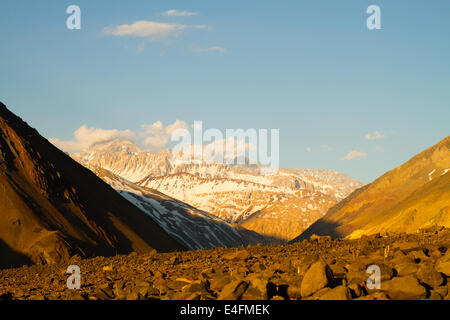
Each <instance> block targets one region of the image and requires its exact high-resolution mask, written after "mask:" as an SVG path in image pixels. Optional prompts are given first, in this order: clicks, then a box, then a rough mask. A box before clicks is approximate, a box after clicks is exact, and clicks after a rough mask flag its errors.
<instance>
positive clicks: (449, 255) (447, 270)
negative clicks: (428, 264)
mask: <svg viewBox="0 0 450 320" xmlns="http://www.w3.org/2000/svg"><path fill="white" fill-rule="evenodd" d="M436 270H437V271H438V272H442V273H443V274H445V275H446V276H447V277H450V250H447V252H446V253H445V255H444V256H443V257H441V258H440V259H439V260H438V261H436Z"/></svg>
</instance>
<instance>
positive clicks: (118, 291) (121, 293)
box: [113, 281, 127, 300]
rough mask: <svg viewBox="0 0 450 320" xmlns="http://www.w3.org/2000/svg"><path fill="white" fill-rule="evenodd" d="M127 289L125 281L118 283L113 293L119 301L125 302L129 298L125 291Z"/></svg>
mask: <svg viewBox="0 0 450 320" xmlns="http://www.w3.org/2000/svg"><path fill="white" fill-rule="evenodd" d="M124 288H125V282H124V281H117V282H115V283H114V285H113V293H114V296H115V298H116V299H117V300H125V298H126V297H127V293H126V292H125V290H124Z"/></svg>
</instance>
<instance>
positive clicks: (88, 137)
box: [50, 125, 135, 153]
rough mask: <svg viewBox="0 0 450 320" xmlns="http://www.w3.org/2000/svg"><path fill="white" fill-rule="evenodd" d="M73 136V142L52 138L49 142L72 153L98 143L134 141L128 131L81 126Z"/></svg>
mask: <svg viewBox="0 0 450 320" xmlns="http://www.w3.org/2000/svg"><path fill="white" fill-rule="evenodd" d="M73 136H74V139H73V140H69V141H62V140H60V139H57V138H54V139H50V142H51V143H53V144H54V145H55V146H57V147H58V148H60V149H61V150H63V151H66V152H69V153H72V152H76V151H79V150H82V149H85V148H88V147H89V146H91V145H93V144H95V143H99V142H107V141H111V140H114V139H121V140H130V141H134V139H135V134H134V132H132V131H130V130H117V129H113V130H104V129H97V128H94V127H88V126H86V125H83V126H81V127H80V128H79V129H77V130H76V131H75V132H74V134H73Z"/></svg>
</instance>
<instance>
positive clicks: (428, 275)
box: [417, 264, 445, 288]
mask: <svg viewBox="0 0 450 320" xmlns="http://www.w3.org/2000/svg"><path fill="white" fill-rule="evenodd" d="M417 279H419V280H420V282H422V283H424V284H426V285H428V286H430V287H432V288H437V287H439V286H440V285H441V284H443V283H444V281H445V279H444V277H443V276H442V274H440V273H439V272H437V271H436V270H435V269H434V268H433V266H432V265H429V264H426V265H423V266H421V267H420V268H419V270H418V271H417Z"/></svg>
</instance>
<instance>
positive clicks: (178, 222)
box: [89, 166, 248, 250]
mask: <svg viewBox="0 0 450 320" xmlns="http://www.w3.org/2000/svg"><path fill="white" fill-rule="evenodd" d="M89 169H91V170H92V171H93V172H94V173H95V174H96V175H97V176H98V177H99V178H101V179H102V180H103V181H105V182H106V183H108V184H109V185H110V186H111V187H112V188H113V189H115V190H116V191H117V192H118V193H119V194H120V195H122V196H123V197H124V198H125V199H127V200H128V201H130V202H131V203H133V204H134V205H135V206H136V207H138V208H139V209H141V210H142V211H143V212H145V213H147V214H148V215H149V216H150V217H151V218H152V219H153V220H154V221H156V222H157V223H158V224H159V225H160V226H161V227H162V228H163V229H164V230H165V231H166V232H167V233H168V234H169V235H170V236H171V237H173V238H174V239H176V240H177V241H179V242H180V243H181V244H182V245H184V246H185V247H186V248H188V249H191V250H196V249H211V248H216V247H237V246H241V245H246V244H248V241H247V240H245V239H244V238H243V237H242V236H241V234H240V233H239V232H238V231H237V230H236V229H235V228H234V227H233V226H231V225H230V224H229V223H227V222H226V221H224V220H223V219H221V218H218V217H216V216H214V215H211V214H209V213H207V212H204V211H201V210H198V209H196V208H194V207H192V206H190V205H188V204H186V203H183V202H181V201H178V200H176V199H173V198H170V197H168V196H166V195H164V194H161V193H160V192H158V191H155V190H152V189H148V188H145V187H140V186H137V185H135V184H134V183H132V182H129V181H127V180H125V179H123V178H121V177H119V176H117V175H115V174H113V173H111V172H109V171H108V170H105V169H102V168H99V167H92V166H90V167H89Z"/></svg>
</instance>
